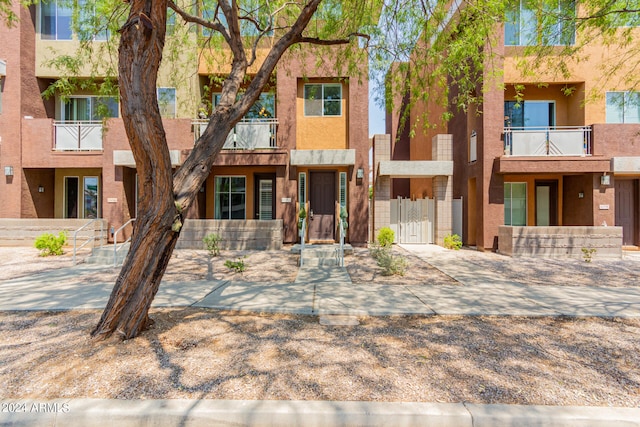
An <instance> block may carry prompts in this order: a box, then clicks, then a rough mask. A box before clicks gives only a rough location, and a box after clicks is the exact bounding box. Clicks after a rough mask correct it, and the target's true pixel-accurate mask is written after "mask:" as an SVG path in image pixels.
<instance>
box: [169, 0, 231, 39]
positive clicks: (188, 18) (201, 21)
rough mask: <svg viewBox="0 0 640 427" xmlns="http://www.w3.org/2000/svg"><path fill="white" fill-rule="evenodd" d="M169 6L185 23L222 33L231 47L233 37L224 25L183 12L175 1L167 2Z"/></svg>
mask: <svg viewBox="0 0 640 427" xmlns="http://www.w3.org/2000/svg"><path fill="white" fill-rule="evenodd" d="M167 4H168V5H169V8H170V9H171V10H173V11H174V12H175V13H177V14H178V15H180V17H181V18H182V19H183V20H184V21H185V22H191V23H192V24H198V25H201V26H203V27H205V28H209V29H210V30H213V31H216V32H218V33H220V34H221V35H222V37H224V39H225V41H226V42H227V44H228V45H231V36H230V35H229V32H228V31H227V29H226V28H225V26H224V25H222V24H221V23H220V22H215V21H214V22H211V21H209V20H207V19H204V18H201V17H199V16H195V15H191V14H190V13H187V12H185V11H184V10H182V8H180V7H178V5H176V4H175V2H174V1H173V0H169V1H168V2H167Z"/></svg>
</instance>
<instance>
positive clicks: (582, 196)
mask: <svg viewBox="0 0 640 427" xmlns="http://www.w3.org/2000/svg"><path fill="white" fill-rule="evenodd" d="M578 199H584V192H583V191H581V192H579V193H578Z"/></svg>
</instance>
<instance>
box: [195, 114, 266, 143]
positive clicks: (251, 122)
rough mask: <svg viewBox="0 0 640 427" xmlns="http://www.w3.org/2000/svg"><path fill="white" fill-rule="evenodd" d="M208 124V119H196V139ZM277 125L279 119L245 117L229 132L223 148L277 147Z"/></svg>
mask: <svg viewBox="0 0 640 427" xmlns="http://www.w3.org/2000/svg"><path fill="white" fill-rule="evenodd" d="M208 124H209V121H208V120H195V121H194V122H193V125H194V131H195V132H194V136H195V141H197V140H198V138H200V135H202V133H203V132H204V130H205V129H206V127H207V125H208ZM277 127H278V119H243V120H242V121H240V122H239V123H238V124H236V125H235V127H234V128H233V130H232V131H231V132H230V133H229V135H228V136H227V140H226V141H225V143H224V146H223V147H222V149H224V150H256V149H263V148H277V146H276V130H277Z"/></svg>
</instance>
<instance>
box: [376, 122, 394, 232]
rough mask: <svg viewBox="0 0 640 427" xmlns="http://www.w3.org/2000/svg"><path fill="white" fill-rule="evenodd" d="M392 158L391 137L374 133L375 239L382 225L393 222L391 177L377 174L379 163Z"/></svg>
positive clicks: (387, 225)
mask: <svg viewBox="0 0 640 427" xmlns="http://www.w3.org/2000/svg"><path fill="white" fill-rule="evenodd" d="M390 159H391V137H390V136H389V135H374V137H373V184H374V185H373V235H372V236H371V237H372V238H373V239H374V240H375V238H376V236H377V235H378V231H379V230H380V229H381V228H382V227H389V225H390V223H391V202H390V199H391V178H390V177H388V176H377V175H376V173H377V170H378V163H379V162H381V161H384V160H390Z"/></svg>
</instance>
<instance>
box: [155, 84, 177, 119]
mask: <svg viewBox="0 0 640 427" xmlns="http://www.w3.org/2000/svg"><path fill="white" fill-rule="evenodd" d="M157 94H158V107H159V108H160V115H161V116H162V117H163V118H165V119H174V118H175V117H176V89H175V88H173V87H159V88H158V89H157Z"/></svg>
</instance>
